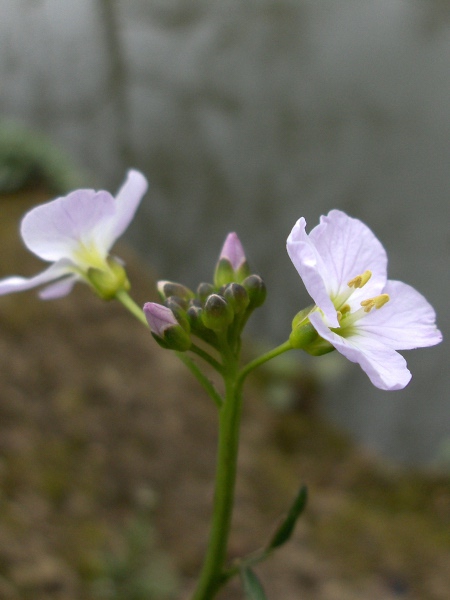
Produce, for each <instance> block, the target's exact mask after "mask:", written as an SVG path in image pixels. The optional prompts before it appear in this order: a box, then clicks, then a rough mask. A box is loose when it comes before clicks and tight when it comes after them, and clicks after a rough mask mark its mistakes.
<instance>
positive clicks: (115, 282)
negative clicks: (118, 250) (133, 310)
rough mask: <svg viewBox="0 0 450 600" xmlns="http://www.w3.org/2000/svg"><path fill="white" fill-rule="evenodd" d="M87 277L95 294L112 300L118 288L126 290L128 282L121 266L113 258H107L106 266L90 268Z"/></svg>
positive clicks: (128, 286) (128, 285)
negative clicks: (103, 267)
mask: <svg viewBox="0 0 450 600" xmlns="http://www.w3.org/2000/svg"><path fill="white" fill-rule="evenodd" d="M87 279H88V281H89V283H90V284H91V286H92V287H93V288H94V290H95V292H96V294H97V295H98V296H100V298H102V299H103V300H112V299H113V298H115V296H116V294H117V292H118V291H120V290H125V291H128V290H129V289H130V282H129V281H128V277H127V274H126V271H125V269H124V268H123V266H122V265H121V264H120V263H118V262H117V261H115V260H114V259H113V258H108V260H107V268H105V269H96V268H93V267H92V268H90V269H88V271H87Z"/></svg>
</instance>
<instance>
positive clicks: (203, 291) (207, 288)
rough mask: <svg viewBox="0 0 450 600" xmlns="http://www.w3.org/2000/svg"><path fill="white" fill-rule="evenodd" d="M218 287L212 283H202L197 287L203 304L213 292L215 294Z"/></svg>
mask: <svg viewBox="0 0 450 600" xmlns="http://www.w3.org/2000/svg"><path fill="white" fill-rule="evenodd" d="M215 291H216V288H215V287H214V286H213V285H212V284H211V283H200V284H199V286H198V288H197V296H198V299H199V300H200V302H201V303H202V304H204V303H205V302H206V299H207V298H208V296H210V295H211V294H214V292H215Z"/></svg>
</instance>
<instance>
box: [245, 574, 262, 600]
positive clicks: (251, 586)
mask: <svg viewBox="0 0 450 600" xmlns="http://www.w3.org/2000/svg"><path fill="white" fill-rule="evenodd" d="M241 580H242V585H243V587H244V592H245V597H246V598H248V599H249V600H266V599H267V596H266V594H265V592H264V589H263V587H262V584H261V582H260V581H259V579H258V577H257V576H256V575H255V572H254V571H252V570H251V569H250V568H248V567H247V568H245V569H242V570H241Z"/></svg>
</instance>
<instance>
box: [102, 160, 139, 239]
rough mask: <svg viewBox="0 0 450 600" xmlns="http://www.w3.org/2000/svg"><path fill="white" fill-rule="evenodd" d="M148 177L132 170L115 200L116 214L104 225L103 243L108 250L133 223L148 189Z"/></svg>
mask: <svg viewBox="0 0 450 600" xmlns="http://www.w3.org/2000/svg"><path fill="white" fill-rule="evenodd" d="M147 188H148V183H147V180H146V178H145V177H144V176H143V175H142V173H140V172H139V171H135V170H130V171H128V173H127V178H126V180H125V183H124V184H123V185H122V187H121V188H120V190H119V191H118V192H117V195H116V198H115V200H114V214H113V215H112V217H111V218H110V219H109V220H108V222H105V223H104V226H103V227H102V232H101V235H102V239H101V244H102V246H103V247H106V248H107V249H108V250H109V249H110V248H111V246H112V245H113V244H114V242H115V241H116V240H117V239H118V238H119V237H120V236H121V235H122V234H123V232H124V231H125V230H126V229H127V227H128V225H129V224H130V223H131V221H132V219H133V217H134V215H135V213H136V211H137V209H138V207H139V204H140V203H141V200H142V198H143V196H144V194H145V192H146V191H147Z"/></svg>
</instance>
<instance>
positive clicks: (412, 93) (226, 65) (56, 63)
mask: <svg viewBox="0 0 450 600" xmlns="http://www.w3.org/2000/svg"><path fill="white" fill-rule="evenodd" d="M0 11H1V19H0V47H1V51H0V76H1V80H0V81H1V92H0V110H1V115H2V117H7V118H14V119H18V120H20V121H21V122H23V123H25V124H27V125H30V126H32V127H35V128H37V129H39V130H40V131H43V132H45V133H47V134H49V135H50V136H51V137H52V138H53V139H54V140H55V142H57V143H59V144H60V145H61V147H63V148H64V149H66V150H68V151H69V152H70V153H71V154H72V155H73V157H74V158H75V160H76V161H77V162H78V164H79V165H80V166H81V167H82V168H84V169H85V172H86V181H87V182H88V181H89V183H90V184H94V185H96V186H101V187H109V188H114V187H115V186H117V185H118V184H119V183H120V181H121V179H122V177H123V173H124V170H125V169H126V167H127V166H129V165H132V166H135V167H138V168H140V169H142V170H143V171H144V172H145V173H146V175H147V176H148V178H149V179H150V181H151V190H150V193H149V195H148V197H147V201H146V203H145V204H144V206H143V207H142V209H141V212H140V217H139V219H138V221H137V222H136V223H134V225H133V227H132V230H131V238H130V239H131V240H132V241H133V242H134V243H135V244H136V245H137V246H138V247H139V248H140V249H141V250H142V251H143V253H144V256H145V257H146V259H147V260H148V261H149V262H150V263H151V264H152V265H155V266H156V267H157V269H158V270H159V272H160V274H161V276H162V277H164V278H168V279H178V280H182V281H184V282H185V283H187V284H190V285H195V284H196V282H197V281H198V280H199V279H206V278H208V277H209V273H210V271H211V267H212V264H213V263H214V261H215V259H216V255H217V252H218V250H219V248H220V246H221V243H222V241H223V238H224V237H225V235H226V233H227V232H228V231H230V230H236V231H237V232H238V233H239V235H240V237H241V239H242V241H243V243H244V245H245V247H246V249H247V251H248V255H249V257H250V259H251V261H252V264H253V265H254V267H255V270H258V271H259V272H260V273H261V274H262V275H263V276H264V277H265V279H266V281H267V284H268V287H269V298H268V301H267V307H266V309H265V313H263V316H262V318H260V320H259V321H258V322H257V327H256V328H255V330H256V329H257V331H256V333H257V334H258V335H260V336H261V337H271V338H272V339H275V340H282V339H283V338H285V337H286V335H287V334H288V332H289V325H290V319H291V318H292V316H293V314H295V312H296V311H297V310H298V309H300V308H302V307H303V306H304V305H305V304H306V303H307V302H308V298H307V296H306V294H305V292H304V291H303V288H302V284H301V282H300V280H299V279H298V277H297V275H296V272H295V271H294V269H293V267H292V265H291V264H290V261H289V259H288V258H287V255H286V253H285V249H284V244H285V239H286V237H287V234H288V233H289V231H290V228H291V227H292V225H293V224H294V222H295V220H296V219H297V218H298V217H299V216H301V215H303V216H305V217H306V218H307V221H308V223H309V224H310V226H311V227H312V226H313V225H314V224H315V223H316V222H317V220H318V217H319V215H320V214H322V213H324V212H327V211H328V210H330V209H331V208H334V207H337V208H341V209H343V210H345V211H347V212H348V213H350V214H352V215H354V216H357V217H359V218H361V219H362V220H364V221H366V222H367V223H368V224H369V225H370V226H371V227H372V229H373V230H374V231H375V232H376V233H377V234H378V236H379V237H380V239H381V240H382V241H383V243H384V244H385V246H386V248H387V250H388V253H389V256H390V276H391V278H393V279H401V280H404V281H406V282H408V283H410V284H412V285H414V286H416V287H417V288H418V289H419V290H420V291H421V292H422V293H424V294H425V295H426V296H427V298H428V299H429V300H430V301H431V302H432V303H433V304H434V306H435V307H436V309H437V311H438V315H439V319H438V321H439V325H440V327H441V328H442V330H443V332H444V335H447V337H448V333H449V329H450V316H449V311H448V297H449V293H450V290H449V287H450V286H449V253H450V233H449V212H450V211H449V200H448V192H449V189H450V185H449V184H450V168H449V167H450V164H449V158H450V153H449V143H448V142H449V133H450V119H449V108H448V107H449V95H450V79H449V56H450V27H449V16H450V9H449V5H448V4H446V3H442V2H439V1H438V0H436V1H433V0H423V1H420V0H417V1H413V0H410V1H407V0H339V1H338V0H335V1H332V0H322V1H320V2H317V1H314V0H304V1H302V0H297V1H295V0H248V1H245V2H243V1H242V0H222V1H221V2H215V1H213V0H209V1H208V0H116V1H113V0H91V1H89V0H76V1H74V0H40V1H37V0H36V1H32V0H0ZM407 358H408V360H409V363H410V365H411V369H412V371H413V375H414V378H413V381H412V383H411V384H410V386H409V387H408V388H407V389H406V390H405V391H402V392H396V393H390V394H389V393H383V392H380V391H378V390H375V389H373V388H372V387H371V386H370V383H369V382H368V380H367V379H366V378H365V377H364V376H363V375H361V374H360V373H359V370H358V368H357V367H356V366H354V365H347V364H346V363H345V361H344V360H343V359H342V361H340V360H339V358H338V357H337V358H336V357H332V358H331V360H332V361H333V365H332V366H334V365H335V364H336V362H337V364H339V365H340V370H339V375H338V376H337V377H336V378H335V379H332V380H331V383H329V384H328V387H329V388H330V389H328V391H327V401H326V406H327V410H328V411H329V414H331V415H332V416H333V418H335V419H336V420H337V421H338V422H340V423H343V424H344V425H345V426H347V427H348V428H349V429H350V430H352V431H353V432H354V433H355V435H356V436H357V437H359V438H361V439H363V440H364V441H365V442H366V443H367V444H368V445H370V446H371V447H373V448H374V449H376V450H379V451H384V452H386V453H387V454H389V455H390V456H392V457H394V458H397V459H401V460H409V461H413V462H419V463H420V462H427V463H434V462H435V461H436V460H437V457H438V456H439V455H440V453H441V452H442V448H443V445H445V443H446V441H447V442H448V440H449V439H450V402H449V392H448V389H449V377H450V375H449V371H450V370H449V368H448V354H447V343H446V342H444V344H443V345H441V346H440V347H437V348H432V349H426V350H419V351H416V352H410V353H408V357H407ZM301 359H302V357H301V355H299V360H301ZM322 360H323V361H326V359H325V358H324V359H322ZM330 368H331V367H330Z"/></svg>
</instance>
